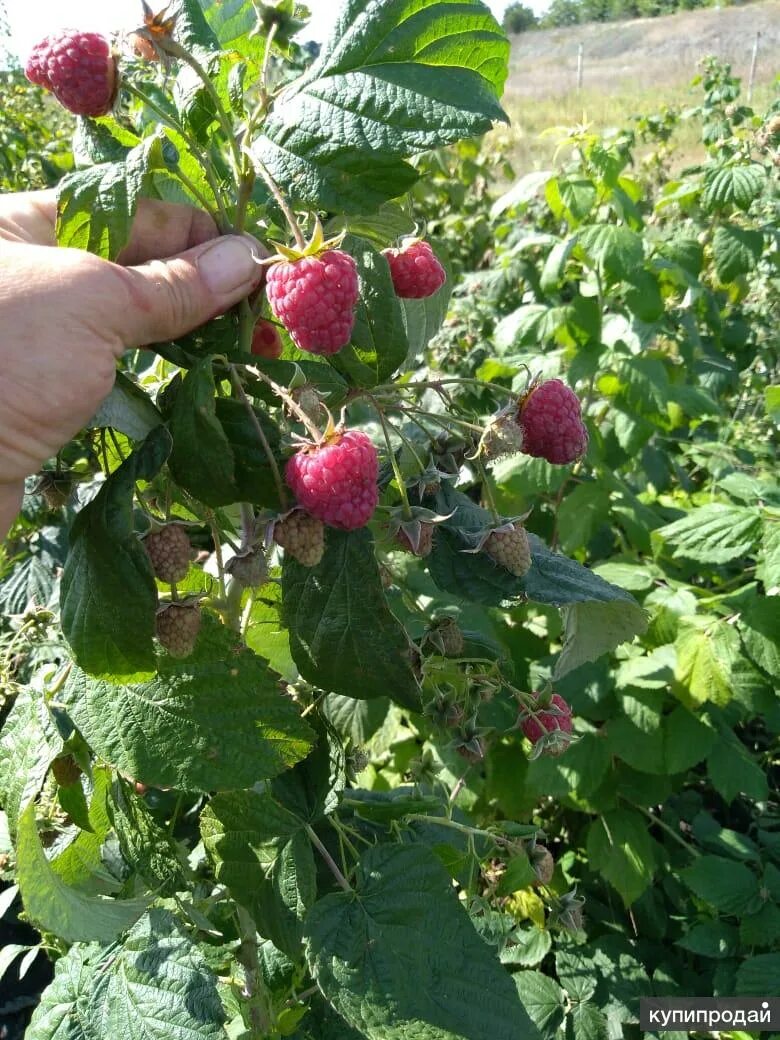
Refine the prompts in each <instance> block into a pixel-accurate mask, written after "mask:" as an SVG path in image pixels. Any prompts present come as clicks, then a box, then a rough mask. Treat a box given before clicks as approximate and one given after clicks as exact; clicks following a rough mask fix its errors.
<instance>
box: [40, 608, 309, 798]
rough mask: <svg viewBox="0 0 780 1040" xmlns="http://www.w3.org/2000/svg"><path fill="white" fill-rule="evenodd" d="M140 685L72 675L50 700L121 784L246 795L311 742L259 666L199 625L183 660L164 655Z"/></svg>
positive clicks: (229, 638) (228, 636)
mask: <svg viewBox="0 0 780 1040" xmlns="http://www.w3.org/2000/svg"><path fill="white" fill-rule="evenodd" d="M155 663H156V674H155V675H154V677H153V678H152V679H150V680H149V681H147V682H137V683H126V684H119V683H116V684H115V683H110V682H101V681H99V680H94V679H90V677H89V676H87V675H86V674H85V673H84V672H82V671H79V670H78V669H75V670H74V671H73V672H72V674H71V675H70V677H69V679H68V681H67V683H66V685H65V687H64V688H63V690H62V692H61V694H60V700H61V701H62V703H63V704H64V705H65V707H66V708H67V709H68V712H69V714H70V716H71V717H72V719H73V721H74V723H75V724H76V726H78V728H79V730H80V732H81V733H82V735H83V736H84V739H85V740H86V741H87V743H88V744H89V745H90V747H91V748H92V749H93V751H95V752H97V753H98V754H99V755H101V756H102V757H103V758H104V759H105V760H106V761H107V762H110V763H111V764H112V765H113V766H115V767H116V768H117V769H119V771H120V772H122V773H124V774H125V775H127V776H132V777H134V778H136V779H138V780H142V781H143V782H144V783H147V784H150V785H153V786H155V787H175V788H181V789H184V790H188V791H220V790H222V791H224V790H230V789H232V788H239V787H249V786H251V785H252V784H253V783H255V782H256V781H257V780H259V779H262V778H263V777H270V776H275V775H276V774H277V773H279V772H281V771H282V770H283V769H286V768H287V767H289V766H291V765H293V764H294V763H295V762H297V761H299V760H300V759H301V758H303V757H304V756H305V755H306V754H307V753H308V750H309V748H310V747H311V743H312V739H313V734H312V731H311V729H310V728H309V726H307V725H306V723H305V722H304V721H303V720H302V719H301V718H300V715H299V713H298V710H297V708H296V707H295V705H294V704H293V702H292V701H291V700H289V699H288V698H287V697H285V696H284V695H283V694H282V693H281V691H280V690H279V688H278V683H277V678H276V676H275V675H274V674H273V673H272V672H270V671H269V670H268V667H267V665H266V663H265V661H263V660H262V659H261V658H259V657H256V656H255V654H253V653H252V652H251V651H250V650H248V649H246V648H245V647H243V646H242V645H241V644H240V642H239V640H238V638H237V637H236V636H235V634H234V633H232V632H230V631H228V629H226V628H225V627H224V626H223V625H220V624H219V623H218V622H217V621H216V620H214V619H213V618H211V617H210V616H204V618H203V624H202V628H201V633H200V635H199V637H198V642H197V645H196V648H195V651H194V653H193V654H192V656H190V657H188V658H187V659H186V660H176V659H174V658H172V657H170V656H169V655H168V654H167V653H165V652H164V651H159V652H158V653H157V655H156V658H155Z"/></svg>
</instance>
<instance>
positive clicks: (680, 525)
mask: <svg viewBox="0 0 780 1040" xmlns="http://www.w3.org/2000/svg"><path fill="white" fill-rule="evenodd" d="M760 534H761V512H760V510H758V509H748V508H747V507H745V506H733V505H725V504H724V503H720V502H713V503H712V505H708V506H701V507H699V508H698V509H693V510H691V512H690V513H688V515H687V516H684V517H683V518H682V519H681V520H675V521H674V523H671V524H667V525H666V526H665V527H660V528H658V529H657V530H656V531H654V532H653V539H656V538H657V539H659V540H660V541H661V542H663V543H664V544H666V545H668V546H670V547H671V549H672V559H673V560H679V559H685V560H693V561H694V562H695V563H711V564H720V563H730V562H731V561H732V560H736V559H739V558H740V557H742V556H745V555H748V554H750V553H752V552H753V551H754V550H755V546H756V544H757V542H758V539H759V537H760Z"/></svg>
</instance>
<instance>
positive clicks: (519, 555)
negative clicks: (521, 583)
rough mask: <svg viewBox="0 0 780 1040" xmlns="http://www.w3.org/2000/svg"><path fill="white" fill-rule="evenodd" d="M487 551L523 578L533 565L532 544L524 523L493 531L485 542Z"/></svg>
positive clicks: (499, 562) (502, 564)
mask: <svg viewBox="0 0 780 1040" xmlns="http://www.w3.org/2000/svg"><path fill="white" fill-rule="evenodd" d="M485 552H486V553H487V554H488V556H490V558H491V559H493V560H495V562H496V563H498V564H500V565H501V566H502V567H506V569H507V570H508V571H509V573H510V574H514V575H516V576H517V577H518V578H522V577H523V575H524V574H527V573H528V571H529V569H530V567H531V546H530V543H529V541H528V535H527V534H526V531H525V528H524V527H523V525H522V524H513V525H512V527H511V529H508V530H505V531H500V530H499V531H493V532H491V534H490V536H489V537H488V539H487V541H486V542H485Z"/></svg>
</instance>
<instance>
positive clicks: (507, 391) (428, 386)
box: [375, 377, 518, 399]
mask: <svg viewBox="0 0 780 1040" xmlns="http://www.w3.org/2000/svg"><path fill="white" fill-rule="evenodd" d="M451 383H452V384H462V385H464V386H474V387H476V388H477V389H478V390H495V391H496V393H499V394H504V395H505V396H506V397H511V398H513V399H516V398H517V397H518V393H517V391H516V390H512V389H511V388H510V387H507V386H501V384H500V383H488V382H485V381H484V380H482V379H467V378H465V377H464V378H462V379H457V378H455V377H452V378H450V377H447V378H446V379H429V380H421V381H419V382H418V381H417V380H414V381H412V382H410V383H402V384H400V385H399V386H395V385H394V384H392V383H387V384H385V385H384V386H378V387H376V388H375V392H376V393H381V392H382V390H417V389H421V390H437V389H438V388H439V387H442V386H445V385H447V384H451Z"/></svg>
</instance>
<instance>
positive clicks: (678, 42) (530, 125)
mask: <svg viewBox="0 0 780 1040" xmlns="http://www.w3.org/2000/svg"><path fill="white" fill-rule="evenodd" d="M757 31H760V32H761V41H760V49H759V61H758V67H757V76H756V88H755V90H754V95H753V101H752V104H753V106H754V107H755V108H756V110H757V111H762V109H763V108H765V107H766V105H767V104H768V103H769V101H770V98H771V97H772V96H773V94H774V92H775V91H776V88H777V83H776V81H777V73H778V70H779V69H780V0H764V2H762V3H752V4H748V5H745V6H744V7H729V8H725V9H723V10H715V9H708V10H700V11H687V12H682V13H680V14H677V15H671V16H669V17H666V18H655V19H641V20H635V21H631V22H619V23H610V24H606V25H604V24H597V25H585V26H574V27H572V28H569V29H551V30H547V31H545V32H533V33H524V34H522V35H520V36H516V37H514V38H513V48H512V62H511V69H512V71H511V73H510V78H509V81H508V83H507V91H506V94H505V95H504V106H505V108H506V110H507V112H508V114H509V116H510V118H511V120H512V125H511V127H509V128H508V129H505V128H502V129H499V130H497V131H495V133H494V135H493V142H494V144H495V146H496V147H502V148H506V149H507V150H508V151H509V153H510V154H511V156H512V159H513V162H514V164H515V167H516V169H517V170H518V171H522V172H525V171H528V170H534V169H543V168H547V167H548V166H549V165H550V164H551V162H552V161H553V156H554V153H555V149H556V144H557V141H556V138H555V137H553V136H540V135H542V133H543V132H544V131H546V130H548V129H549V128H550V127H554V126H574V125H577V124H580V123H583V122H585V123H589V124H591V125H592V126H593V127H594V128H595V129H596V130H599V131H604V130H607V129H609V128H610V127H620V126H626V125H629V124H630V122H631V118H632V117H633V116H637V115H640V114H645V115H647V114H651V113H655V112H658V111H659V110H661V109H662V108H663V107H664V106H670V107H674V108H677V109H680V110H684V109H686V108H689V107H691V106H693V105H695V104H698V103H699V102H700V101H701V99H702V93H701V89H700V88H694V87H691V86H690V81H691V80H692V79H693V77H694V76H695V75H696V73H697V71H698V62H699V61H700V59H701V58H702V57H704V56H705V55H707V54H716V55H718V56H719V57H721V58H722V59H724V60H726V61H730V62H731V65H732V69H733V71H734V73H735V74H736V75H740V76H742V77H743V90H744V84H746V81H747V76H748V72H749V67H750V57H751V50H752V46H753V41H754V39H755V33H756V32H757ZM580 42H582V43H583V46H584V53H585V59H584V78H583V89H582V90H581V91H580V90H577V80H576V77H577V72H576V69H577V49H578V46H579V43H580ZM773 81H774V82H773ZM699 141H700V135H699V127H698V126H697V125H696V124H695V123H694V122H691V121H684V122H682V123H681V124H680V125H679V127H678V128H677V130H676V131H675V134H674V137H673V141H672V143H673V144H674V147H675V152H676V158H675V164H676V165H686V164H688V163H690V162H694V161H696V160H697V159H699V158H701V156H702V154H703V153H702V150H701V145H700V143H699ZM640 154H641V149H640Z"/></svg>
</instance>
